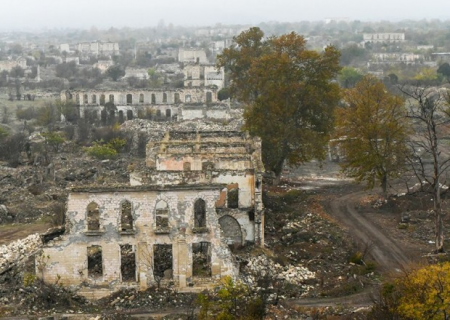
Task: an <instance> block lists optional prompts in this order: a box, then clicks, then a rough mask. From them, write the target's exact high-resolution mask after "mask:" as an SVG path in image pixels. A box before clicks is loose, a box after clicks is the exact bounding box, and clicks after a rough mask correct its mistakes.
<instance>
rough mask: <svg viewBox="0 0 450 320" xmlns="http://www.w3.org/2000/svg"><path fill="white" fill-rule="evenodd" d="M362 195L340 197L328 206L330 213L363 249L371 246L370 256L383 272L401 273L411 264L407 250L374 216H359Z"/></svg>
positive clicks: (351, 194)
mask: <svg viewBox="0 0 450 320" xmlns="http://www.w3.org/2000/svg"><path fill="white" fill-rule="evenodd" d="M363 195H364V193H363V192H357V193H350V194H347V195H343V196H340V197H337V198H336V199H333V200H331V201H330V202H329V203H328V208H327V209H328V211H329V212H328V213H329V214H330V215H332V216H333V217H334V218H336V220H338V221H339V222H340V223H342V224H343V225H344V226H345V227H346V228H347V229H348V230H349V231H350V234H352V235H353V236H354V240H355V241H356V242H357V243H358V244H359V245H360V248H361V249H363V248H365V247H367V246H369V248H370V249H369V256H370V257H371V258H372V259H373V260H374V261H375V262H376V263H377V265H378V267H379V268H380V271H383V272H385V273H386V272H392V271H397V272H400V271H401V270H402V269H404V268H405V267H407V266H408V265H409V264H410V263H411V262H412V259H411V257H409V256H408V254H407V253H406V252H407V250H405V248H404V246H403V245H402V244H399V243H398V242H397V241H395V240H393V239H392V238H391V235H390V234H389V233H388V232H387V231H386V230H384V229H382V228H381V227H380V226H378V225H376V224H375V223H374V222H373V221H372V220H371V219H370V215H371V213H367V212H364V213H363V212H360V211H358V210H357V209H356V208H357V207H358V204H359V201H360V198H361V197H362V196H363Z"/></svg>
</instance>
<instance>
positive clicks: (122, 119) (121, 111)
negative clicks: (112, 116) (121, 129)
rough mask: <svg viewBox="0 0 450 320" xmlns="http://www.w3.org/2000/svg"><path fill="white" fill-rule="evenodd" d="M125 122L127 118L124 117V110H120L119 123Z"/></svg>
mask: <svg viewBox="0 0 450 320" xmlns="http://www.w3.org/2000/svg"><path fill="white" fill-rule="evenodd" d="M124 122H125V119H124V117H123V110H120V111H119V123H121V124H122V123H124Z"/></svg>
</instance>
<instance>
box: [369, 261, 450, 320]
mask: <svg viewBox="0 0 450 320" xmlns="http://www.w3.org/2000/svg"><path fill="white" fill-rule="evenodd" d="M449 301H450V263H449V262H445V263H440V264H437V265H430V266H426V267H422V268H419V269H413V270H410V271H405V273H404V274H403V275H402V276H401V277H399V278H397V279H396V280H394V281H392V282H387V283H385V284H384V285H383V287H382V288H381V290H380V293H379V297H378V299H377V300H376V301H375V304H374V306H373V308H372V311H371V312H370V314H369V316H368V319H373V320H378V319H388V320H389V319H392V320H394V319H405V320H406V319H430V320H431V319H432V320H438V319H449V317H450V303H449Z"/></svg>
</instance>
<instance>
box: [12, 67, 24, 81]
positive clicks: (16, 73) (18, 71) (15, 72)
mask: <svg viewBox="0 0 450 320" xmlns="http://www.w3.org/2000/svg"><path fill="white" fill-rule="evenodd" d="M9 75H10V76H11V77H13V78H19V77H23V76H24V75H25V71H24V70H23V69H22V67H21V66H15V67H14V68H12V69H11V71H10V72H9Z"/></svg>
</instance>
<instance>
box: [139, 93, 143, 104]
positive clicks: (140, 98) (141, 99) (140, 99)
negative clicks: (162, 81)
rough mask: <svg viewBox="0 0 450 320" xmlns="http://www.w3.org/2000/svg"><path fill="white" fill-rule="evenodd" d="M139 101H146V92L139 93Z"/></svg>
mask: <svg viewBox="0 0 450 320" xmlns="http://www.w3.org/2000/svg"><path fill="white" fill-rule="evenodd" d="M139 103H144V94H143V93H141V94H140V95H139Z"/></svg>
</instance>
